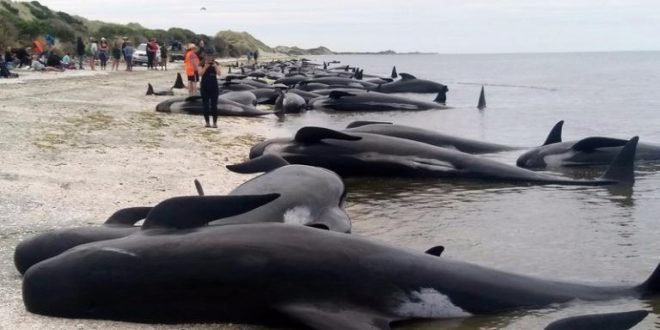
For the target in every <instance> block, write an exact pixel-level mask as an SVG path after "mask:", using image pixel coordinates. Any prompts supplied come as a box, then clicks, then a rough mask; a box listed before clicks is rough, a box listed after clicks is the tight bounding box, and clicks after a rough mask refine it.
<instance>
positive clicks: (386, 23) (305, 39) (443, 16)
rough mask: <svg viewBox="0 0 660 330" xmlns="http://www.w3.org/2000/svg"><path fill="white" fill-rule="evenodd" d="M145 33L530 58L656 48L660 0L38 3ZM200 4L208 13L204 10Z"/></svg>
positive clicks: (47, 0)
mask: <svg viewBox="0 0 660 330" xmlns="http://www.w3.org/2000/svg"><path fill="white" fill-rule="evenodd" d="M40 3H41V4H43V5H45V6H48V7H49V8H51V9H53V10H57V11H64V12H66V13H69V14H73V15H79V16H82V17H85V18H88V19H97V20H102V21H106V22H114V23H122V24H124V23H129V22H137V23H140V24H141V25H143V26H145V27H147V28H162V29H167V28H170V27H182V28H186V29H190V30H192V31H194V32H196V33H204V34H208V35H215V33H216V32H218V31H220V30H234V31H247V32H249V33H250V34H252V35H253V36H255V37H256V38H257V39H260V40H261V41H263V42H265V43H266V44H267V45H269V46H273V47H274V46H278V45H286V46H299V47H302V48H312V47H318V46H321V45H322V46H326V47H328V48H330V49H331V50H334V51H380V50H387V49H392V50H395V51H398V52H412V51H421V52H435V53H459V54H460V53H529V52H583V51H636V50H660V1H659V0H545V1H544V0H330V1H318V0H259V1H257V0H222V1H210V0H158V1H146V0H84V1H71V0H40ZM202 7H204V8H205V10H201V9H202Z"/></svg>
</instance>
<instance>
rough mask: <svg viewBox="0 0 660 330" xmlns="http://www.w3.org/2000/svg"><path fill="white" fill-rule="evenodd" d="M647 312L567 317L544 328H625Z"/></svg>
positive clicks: (624, 329) (587, 329) (594, 329)
mask: <svg viewBox="0 0 660 330" xmlns="http://www.w3.org/2000/svg"><path fill="white" fill-rule="evenodd" d="M648 314H649V312H648V311H645V310H636V311H630V312H622V313H606V314H591V315H580V316H573V317H568V318H565V319H561V320H558V321H555V322H552V323H550V324H549V325H548V326H547V327H545V330H578V329H579V330H602V329H609V330H627V329H630V328H632V327H634V326H635V325H637V323H639V322H641V321H642V320H643V319H644V318H646V316H647V315H648Z"/></svg>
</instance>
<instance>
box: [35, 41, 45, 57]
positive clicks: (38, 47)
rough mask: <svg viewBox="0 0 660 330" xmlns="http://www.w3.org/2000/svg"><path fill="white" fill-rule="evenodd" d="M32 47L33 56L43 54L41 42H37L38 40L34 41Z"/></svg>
mask: <svg viewBox="0 0 660 330" xmlns="http://www.w3.org/2000/svg"><path fill="white" fill-rule="evenodd" d="M32 46H33V47H34V55H37V57H39V56H41V53H43V52H44V49H43V47H42V46H41V41H39V39H34V41H33V42H32Z"/></svg>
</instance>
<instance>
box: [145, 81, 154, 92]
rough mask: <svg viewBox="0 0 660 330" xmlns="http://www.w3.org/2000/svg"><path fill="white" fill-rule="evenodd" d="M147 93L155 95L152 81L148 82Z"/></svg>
mask: <svg viewBox="0 0 660 330" xmlns="http://www.w3.org/2000/svg"><path fill="white" fill-rule="evenodd" d="M147 95H154V86H151V84H150V83H147Z"/></svg>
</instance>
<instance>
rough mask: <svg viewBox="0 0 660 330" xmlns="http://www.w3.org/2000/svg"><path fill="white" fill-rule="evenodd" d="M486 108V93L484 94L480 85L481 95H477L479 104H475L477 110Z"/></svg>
mask: <svg viewBox="0 0 660 330" xmlns="http://www.w3.org/2000/svg"><path fill="white" fill-rule="evenodd" d="M485 108H486V93H485V92H484V85H481V93H480V94H479V102H478V103H477V109H479V110H483V109H485Z"/></svg>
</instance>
